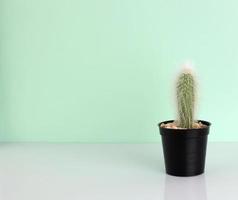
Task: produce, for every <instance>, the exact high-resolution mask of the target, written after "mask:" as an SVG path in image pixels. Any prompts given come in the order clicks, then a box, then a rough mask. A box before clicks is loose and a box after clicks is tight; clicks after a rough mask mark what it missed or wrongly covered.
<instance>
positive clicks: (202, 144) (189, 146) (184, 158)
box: [159, 68, 211, 176]
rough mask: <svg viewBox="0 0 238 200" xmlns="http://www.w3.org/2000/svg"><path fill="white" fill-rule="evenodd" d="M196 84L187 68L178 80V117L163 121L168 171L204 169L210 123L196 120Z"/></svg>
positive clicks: (189, 172) (192, 172)
mask: <svg viewBox="0 0 238 200" xmlns="http://www.w3.org/2000/svg"><path fill="white" fill-rule="evenodd" d="M195 90H196V83H195V79H194V75H193V72H192V70H191V68H185V69H183V70H182V72H181V73H180V74H179V76H178V80H177V83H176V100H177V111H178V118H177V120H169V121H164V122H161V123H159V129H160V134H161V137H162V144H163V152H164V160H165V168H166V173H167V174H170V175H174V176H195V175H199V174H202V173H203V172H204V166H205V157H206V146H207V136H208V133H209V127H210V125H211V123H210V122H207V121H203V120H195V119H194V107H195V103H196V92H195Z"/></svg>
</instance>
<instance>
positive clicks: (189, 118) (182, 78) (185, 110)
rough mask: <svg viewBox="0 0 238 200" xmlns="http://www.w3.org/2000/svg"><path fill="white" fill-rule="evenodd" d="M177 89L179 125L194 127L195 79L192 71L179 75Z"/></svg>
mask: <svg viewBox="0 0 238 200" xmlns="http://www.w3.org/2000/svg"><path fill="white" fill-rule="evenodd" d="M176 89H177V91H176V95H177V106H178V125H179V127H181V128H193V122H194V102H195V81H194V77H193V75H192V73H191V72H190V71H183V72H182V73H181V74H180V75H179V77H178V81H177V87H176Z"/></svg>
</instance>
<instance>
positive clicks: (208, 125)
mask: <svg viewBox="0 0 238 200" xmlns="http://www.w3.org/2000/svg"><path fill="white" fill-rule="evenodd" d="M174 121H175V120H166V121H162V122H160V123H158V126H159V128H161V129H166V130H167V129H169V130H181V131H182V130H202V129H209V127H210V126H211V125H212V123H211V122H209V121H205V120H197V121H198V122H201V123H202V124H204V125H206V127H203V128H182V129H172V128H165V127H161V124H167V123H172V122H174Z"/></svg>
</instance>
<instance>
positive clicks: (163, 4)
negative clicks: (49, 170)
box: [0, 0, 238, 142]
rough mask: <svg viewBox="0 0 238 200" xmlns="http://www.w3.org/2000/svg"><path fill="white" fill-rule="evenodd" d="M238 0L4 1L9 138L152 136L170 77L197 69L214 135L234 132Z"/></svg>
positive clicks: (166, 110) (0, 97)
mask: <svg viewBox="0 0 238 200" xmlns="http://www.w3.org/2000/svg"><path fill="white" fill-rule="evenodd" d="M237 6H238V3H237V1H235V0H227V1H215V0H214V1H210V0H200V1H191V0H168V1H162V0H1V2H0V30H1V32H0V70H1V71H0V91H1V93H0V103H1V106H0V108H1V109H0V131H1V139H2V140H5V141H80V142H156V141H159V140H160V137H159V132H158V130H157V127H156V124H157V122H159V121H161V120H166V119H171V118H174V107H173V106H174V105H173V99H172V98H171V96H172V91H171V88H172V84H173V82H172V80H173V77H174V74H175V71H176V70H177V68H178V67H177V66H178V65H179V64H180V63H181V62H182V61H183V60H184V59H187V58H191V59H192V60H194V61H195V63H196V65H197V68H196V69H197V72H198V75H199V76H200V79H199V80H200V93H201V95H200V104H199V111H200V112H199V114H198V116H199V118H202V119H207V120H210V121H211V122H212V123H213V126H212V132H211V135H210V140H211V141H231V140H232V141H234V140H238V134H237V133H236V131H235V130H234V126H235V124H236V123H237V119H236V116H237V112H238V107H237V102H238V89H237V86H238V26H237V21H238V12H237Z"/></svg>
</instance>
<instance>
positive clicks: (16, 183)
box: [0, 143, 238, 200]
mask: <svg viewBox="0 0 238 200" xmlns="http://www.w3.org/2000/svg"><path fill="white" fill-rule="evenodd" d="M237 154H238V143H209V144H208V151H207V162H206V172H205V174H203V175H200V176H195V177H189V178H180V177H173V176H169V175H166V174H165V172H164V162H163V155H162V147H161V145H160V144H73V143H72V144H40V143H29V144H27V143H18V144H1V146H0V200H39V199H42V200H76V199H77V200H119V199H120V200H164V199H165V200H224V199H226V200H233V199H234V200H237V199H238V155H237Z"/></svg>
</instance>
